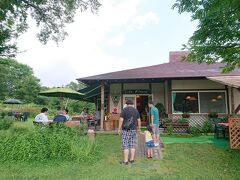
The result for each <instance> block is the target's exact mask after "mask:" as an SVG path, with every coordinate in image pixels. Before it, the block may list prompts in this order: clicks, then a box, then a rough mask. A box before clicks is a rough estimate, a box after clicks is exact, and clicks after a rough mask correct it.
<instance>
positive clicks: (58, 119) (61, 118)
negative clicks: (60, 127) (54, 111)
mask: <svg viewBox="0 0 240 180" xmlns="http://www.w3.org/2000/svg"><path fill="white" fill-rule="evenodd" d="M66 121H67V117H66V116H65V115H64V113H63V111H59V112H58V115H56V116H55V117H54V118H53V122H66Z"/></svg>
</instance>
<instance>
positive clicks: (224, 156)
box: [0, 135, 240, 180]
mask: <svg viewBox="0 0 240 180" xmlns="http://www.w3.org/2000/svg"><path fill="white" fill-rule="evenodd" d="M166 138H169V137H166ZM166 138H164V141H166V142H168V141H169V139H166ZM189 139H191V138H189ZM97 141H98V143H99V144H100V145H101V151H102V154H101V155H100V157H99V160H98V161H96V162H95V163H91V164H89V163H79V162H76V161H48V162H44V163H43V162H41V163H40V162H31V163H9V162H7V163H1V164H0V179H104V180H105V179H151V180H152V179H240V166H239V165H240V151H239V150H229V149H228V148H226V147H224V148H222V147H219V146H216V145H215V144H214V143H208V142H205V143H201V144H199V143H194V142H192V143H189V142H186V143H184V142H182V143H170V144H169V143H166V148H165V151H164V160H162V161H157V160H146V159H137V161H136V163H135V164H132V165H128V166H121V165H120V164H119V160H120V159H121V149H120V145H121V140H120V137H119V136H117V135H98V136H97Z"/></svg>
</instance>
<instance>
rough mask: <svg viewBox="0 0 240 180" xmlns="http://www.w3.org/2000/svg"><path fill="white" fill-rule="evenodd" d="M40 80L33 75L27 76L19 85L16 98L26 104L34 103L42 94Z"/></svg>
mask: <svg viewBox="0 0 240 180" xmlns="http://www.w3.org/2000/svg"><path fill="white" fill-rule="evenodd" d="M39 83H40V80H39V79H37V78H36V77H34V76H32V75H28V76H26V77H25V78H24V79H21V80H20V81H19V82H18V83H17V92H16V97H17V98H19V99H23V100H24V101H25V102H34V101H35V99H36V98H37V96H38V93H39V92H40V84H39Z"/></svg>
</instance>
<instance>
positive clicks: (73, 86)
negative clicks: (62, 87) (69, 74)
mask: <svg viewBox="0 0 240 180" xmlns="http://www.w3.org/2000/svg"><path fill="white" fill-rule="evenodd" d="M66 87H67V88H70V89H73V90H75V91H79V90H80V89H83V88H85V87H86V86H85V85H84V84H80V83H75V82H70V83H69V84H67V85H66Z"/></svg>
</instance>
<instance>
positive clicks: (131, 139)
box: [122, 130, 137, 149]
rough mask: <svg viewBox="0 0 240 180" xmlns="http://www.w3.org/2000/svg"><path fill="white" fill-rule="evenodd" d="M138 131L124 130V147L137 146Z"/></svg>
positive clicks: (131, 147) (132, 147)
mask: <svg viewBox="0 0 240 180" xmlns="http://www.w3.org/2000/svg"><path fill="white" fill-rule="evenodd" d="M136 141H137V131H136V130H128V131H126V130H122V148H123V149H134V148H135V147H136Z"/></svg>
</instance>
